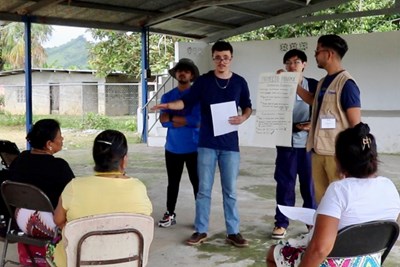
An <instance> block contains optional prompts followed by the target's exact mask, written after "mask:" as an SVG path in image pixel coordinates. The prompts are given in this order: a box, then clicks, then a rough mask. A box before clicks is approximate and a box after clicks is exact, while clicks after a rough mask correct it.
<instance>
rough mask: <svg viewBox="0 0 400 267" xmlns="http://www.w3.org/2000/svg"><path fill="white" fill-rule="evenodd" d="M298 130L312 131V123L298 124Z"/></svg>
mask: <svg viewBox="0 0 400 267" xmlns="http://www.w3.org/2000/svg"><path fill="white" fill-rule="evenodd" d="M296 128H297V129H299V130H301V131H307V132H308V131H310V129H311V122H305V123H298V124H296Z"/></svg>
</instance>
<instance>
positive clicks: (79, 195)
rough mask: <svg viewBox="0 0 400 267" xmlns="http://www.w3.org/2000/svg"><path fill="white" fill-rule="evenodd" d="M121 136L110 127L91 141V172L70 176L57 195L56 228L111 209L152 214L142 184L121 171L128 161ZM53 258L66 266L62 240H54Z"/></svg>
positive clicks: (59, 265)
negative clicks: (55, 242)
mask: <svg viewBox="0 0 400 267" xmlns="http://www.w3.org/2000/svg"><path fill="white" fill-rule="evenodd" d="M127 152H128V145H127V141H126V138H125V136H124V135H123V134H122V133H121V132H119V131H114V130H106V131H103V132H101V133H100V134H99V135H98V136H97V137H96V138H95V140H94V144H93V159H94V162H95V167H94V170H95V174H94V175H93V176H88V177H80V178H76V179H73V180H72V181H71V182H70V183H68V184H67V186H66V187H65V189H64V191H63V192H62V194H61V197H60V199H59V202H58V205H57V208H56V210H55V213H54V222H55V223H56V224H57V226H58V227H60V228H63V227H64V225H65V224H66V223H67V222H69V221H71V220H74V219H78V218H81V217H85V216H89V215H97V214H105V213H112V212H131V213H139V214H144V215H150V214H151V213H152V204H151V202H150V199H149V197H148V196H147V191H146V187H145V185H144V184H143V183H142V182H141V181H140V180H138V179H136V178H131V177H129V176H127V175H126V174H125V168H126V166H127V164H128V156H127ZM54 261H55V263H56V264H57V266H58V267H63V266H66V258H65V252H64V248H63V246H62V242H60V243H58V245H57V247H56V249H55V253H54Z"/></svg>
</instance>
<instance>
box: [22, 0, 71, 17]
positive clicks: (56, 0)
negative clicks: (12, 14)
mask: <svg viewBox="0 0 400 267" xmlns="http://www.w3.org/2000/svg"><path fill="white" fill-rule="evenodd" d="M64 1H65V0H41V1H38V2H36V3H34V4H33V5H30V6H25V7H21V8H18V9H17V13H18V14H19V15H29V14H32V13H33V12H35V11H38V10H40V9H42V8H45V7H48V6H52V5H57V4H60V3H61V2H64Z"/></svg>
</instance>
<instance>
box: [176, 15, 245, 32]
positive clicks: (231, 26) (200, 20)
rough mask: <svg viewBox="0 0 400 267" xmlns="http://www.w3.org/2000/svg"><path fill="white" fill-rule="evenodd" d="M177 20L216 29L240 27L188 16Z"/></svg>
mask: <svg viewBox="0 0 400 267" xmlns="http://www.w3.org/2000/svg"><path fill="white" fill-rule="evenodd" d="M177 19H179V20H183V21H190V22H196V23H199V24H204V25H209V26H215V27H218V28H223V29H235V28H237V27H238V25H234V24H229V23H221V22H216V21H211V20H206V19H199V18H194V17H188V16H183V17H179V18H177Z"/></svg>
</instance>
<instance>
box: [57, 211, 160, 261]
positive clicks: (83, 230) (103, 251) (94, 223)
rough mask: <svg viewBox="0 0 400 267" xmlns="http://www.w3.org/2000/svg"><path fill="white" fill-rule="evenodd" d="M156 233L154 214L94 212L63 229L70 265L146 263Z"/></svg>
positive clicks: (69, 223) (71, 222)
mask: <svg viewBox="0 0 400 267" xmlns="http://www.w3.org/2000/svg"><path fill="white" fill-rule="evenodd" d="M153 236H154V220H153V218H152V217H151V216H146V215H141V214H132V213H109V214H102V215H93V216H88V217H84V218H80V219H76V220H73V221H70V222H68V223H67V224H66V226H65V228H64V230H63V240H62V242H63V243H64V247H65V251H66V255H67V266H68V267H78V266H81V265H105V264H110V265H112V266H121V267H122V266H130V267H131V266H146V264H147V260H148V254H149V249H150V244H151V242H152V240H153Z"/></svg>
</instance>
